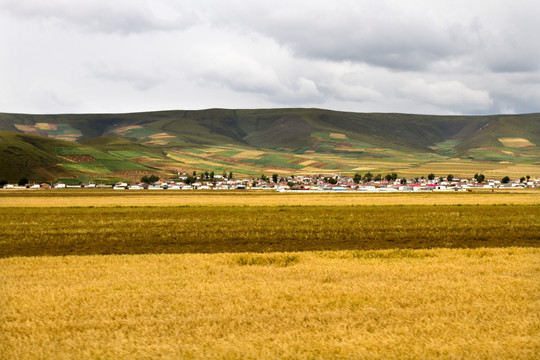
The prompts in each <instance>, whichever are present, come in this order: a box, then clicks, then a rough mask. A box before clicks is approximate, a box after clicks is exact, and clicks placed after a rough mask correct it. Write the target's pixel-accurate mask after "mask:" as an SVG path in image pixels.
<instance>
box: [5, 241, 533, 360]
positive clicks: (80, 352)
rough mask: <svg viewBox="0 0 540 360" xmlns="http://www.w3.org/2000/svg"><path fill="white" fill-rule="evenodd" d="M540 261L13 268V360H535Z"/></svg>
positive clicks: (197, 261) (394, 255) (347, 254)
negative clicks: (424, 359) (388, 359)
mask: <svg viewBox="0 0 540 360" xmlns="http://www.w3.org/2000/svg"><path fill="white" fill-rule="evenodd" d="M539 278H540V250H539V249H537V248H505V249H474V250H473V249H432V250H378V251H334V252H332V251H325V252H301V253H268V254H253V253H243V254H212V255H204V254H183V255H123V256H81V257H72V256H67V257H34V258H18V257H15V258H5V259H0V309H2V310H1V311H0V358H2V359H68V358H69V359H71V358H81V359H82V358H84V359H90V358H94V359H119V358H125V359H128V358H129V359H154V358H163V359H180V358H182V359H208V358H212V359H276V358H281V359H321V358H331V359H361V358H401V359H418V358H447V359H450V358H451V359H455V358H466V359H534V358H537V356H538V354H540V306H539V304H540V281H538V280H539Z"/></svg>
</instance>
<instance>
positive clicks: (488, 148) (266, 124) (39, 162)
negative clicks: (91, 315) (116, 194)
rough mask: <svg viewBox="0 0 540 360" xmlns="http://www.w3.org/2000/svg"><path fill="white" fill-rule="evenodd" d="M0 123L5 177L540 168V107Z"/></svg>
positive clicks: (26, 118) (7, 119)
mask: <svg viewBox="0 0 540 360" xmlns="http://www.w3.org/2000/svg"><path fill="white" fill-rule="evenodd" d="M0 131H1V133H0V139H1V140H0V150H1V157H0V178H4V179H8V180H16V179H17V178H18V177H20V176H27V177H29V178H32V179H35V180H36V181H43V180H49V181H52V180H55V179H57V178H61V177H67V178H75V179H82V178H84V179H86V178H91V179H94V178H111V179H112V178H126V179H135V178H137V177H140V176H141V175H142V174H147V173H159V174H162V175H163V176H166V175H167V174H171V173H176V172H180V171H205V170H208V171H215V172H222V171H234V172H236V173H238V174H245V175H260V174H261V173H266V174H268V173H270V172H278V173H284V174H291V173H332V172H341V173H353V172H361V171H366V170H369V171H375V172H385V171H397V170H400V171H401V172H405V173H407V174H408V175H409V176H413V175H422V174H423V172H425V170H426V169H428V166H429V165H430V164H431V166H432V167H433V168H434V170H433V171H435V170H439V169H440V171H446V169H447V168H448V169H449V170H452V168H456V166H457V169H456V170H454V172H460V171H461V172H465V171H472V173H474V172H475V170H474V169H477V170H478V169H480V170H484V171H486V172H489V171H492V170H493V171H499V170H501V171H502V169H504V168H508V167H513V168H512V169H510V170H512V171H514V170H515V171H516V174H517V173H518V172H519V171H522V170H523V171H529V172H530V171H535V169H537V165H538V164H539V162H540V148H539V145H540V114H524V115H493V116H429V115H412V114H382V113H350V112H337V111H330V110H321V109H260V110H226V109H209V110H201V111H180V110H178V111H159V112H146V113H131V114H66V115H26V114H6V113H0ZM458 161H460V163H457V162H458ZM444 164H447V166H446V167H445V165H444ZM456 164H459V165H456ZM515 166H519V169H520V170H519V171H518V170H517V168H516V167H515ZM477 170H476V171H477ZM512 171H510V173H512ZM423 175H425V174H423Z"/></svg>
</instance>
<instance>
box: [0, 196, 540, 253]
mask: <svg viewBox="0 0 540 360" xmlns="http://www.w3.org/2000/svg"><path fill="white" fill-rule="evenodd" d="M508 246H528V247H539V246H540V207H539V206H536V205H530V206H528V205H509V206H364V207H361V206H355V207H339V206H325V207H316V206H306V207H290V206H276V207H263V206H261V207H152V208H129V207H120V208H9V209H8V208H3V209H0V257H11V256H44V255H51V256H62V255H92V254H156V253H221V252H273V251H311V250H374V249H391V248H410V249H424V248H436V247H449V248H477V247H508Z"/></svg>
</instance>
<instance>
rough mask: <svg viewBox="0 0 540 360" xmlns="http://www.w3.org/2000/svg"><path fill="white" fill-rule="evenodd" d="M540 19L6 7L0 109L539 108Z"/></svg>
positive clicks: (314, 9)
mask: <svg viewBox="0 0 540 360" xmlns="http://www.w3.org/2000/svg"><path fill="white" fill-rule="evenodd" d="M538 13H540V2H533V1H526V0H516V1H515V2H512V4H511V5H509V4H508V2H506V1H504V0H477V1H474V2H471V1H465V0H454V1H452V2H450V1H444V2H443V1H438V2H433V1H431V2H426V1H422V0H411V1H407V2H405V1H398V0H380V1H368V0H336V1H318V0H294V1H290V0H288V1H285V0H274V1H271V2H265V1H243V0H227V1H223V0H205V1H198V2H194V1H188V0H117V1H105V0H78V1H76V2H74V1H71V0H48V1H38V0H3V1H1V2H0V48H2V50H3V52H2V56H1V57H0V77H1V78H2V80H3V81H2V83H1V84H0V94H2V96H1V97H0V111H13V112H25V111H27V110H26V109H32V111H34V112H46V111H52V112H61V111H70V112H73V111H74V108H76V107H77V106H80V109H81V111H96V110H94V109H107V111H120V110H122V111H124V110H127V111H131V109H133V110H137V111H143V110H153V109H156V108H160V109H166V108H171V109H174V108H190V109H193V108H201V107H215V106H222V107H254V106H257V107H282V106H302V107H310V106H317V107H325V108H331V109H336V110H349V111H370V112H371V111H377V112H386V111H391V112H409V113H416V112H422V113H428V112H431V113H443V114H446V113H493V112H501V111H515V112H534V111H539V108H540V95H537V93H538V91H537V88H538V87H539V86H540V48H539V47H538V46H536V41H535V38H534V36H536V34H537V33H540V23H539V22H538V21H537V19H536V18H537V14H538ZM14 89H17V90H16V91H15V90H14ZM47 92H48V93H49V94H55V96H56V99H70V100H73V101H71V102H69V103H66V102H63V101H57V100H55V97H54V96H48V95H46V94H47ZM47 104H48V105H47ZM77 104H79V105H77ZM115 109H118V110H115Z"/></svg>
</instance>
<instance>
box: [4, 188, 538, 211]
mask: <svg viewBox="0 0 540 360" xmlns="http://www.w3.org/2000/svg"><path fill="white" fill-rule="evenodd" d="M501 204H507V205H510V204H513V205H537V204H540V190H538V189H523V190H501V189H497V190H495V192H491V190H475V191H473V192H470V193H469V192H422V193H312V192H306V193H301V192H300V193H278V192H275V191H268V190H245V191H238V190H235V191H198V190H197V191H195V190H192V191H181V190H162V191H155V190H86V189H85V190H36V191H32V190H21V191H17V190H3V191H0V207H81V206H82V207H87V206H94V207H111V206H112V207H114V206H365V205H501Z"/></svg>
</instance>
